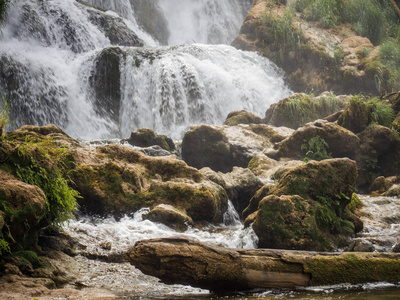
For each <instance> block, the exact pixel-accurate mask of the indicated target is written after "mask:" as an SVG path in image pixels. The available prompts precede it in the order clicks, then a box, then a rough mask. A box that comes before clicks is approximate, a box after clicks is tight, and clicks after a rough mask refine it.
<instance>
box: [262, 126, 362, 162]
mask: <svg viewBox="0 0 400 300" xmlns="http://www.w3.org/2000/svg"><path fill="white" fill-rule="evenodd" d="M316 136H319V137H320V139H321V140H323V141H324V142H325V143H326V144H327V145H328V149H327V151H328V152H329V154H330V155H331V156H332V157H349V158H351V159H355V158H356V156H357V155H358V153H359V147H360V146H359V145H360V140H359V138H358V137H357V136H356V135H355V134H354V133H352V132H351V131H349V130H347V129H345V128H343V127H341V126H339V125H337V124H334V123H330V122H328V121H323V120H318V121H315V122H314V123H308V124H306V125H305V126H303V127H301V128H299V129H297V130H296V131H295V132H294V133H293V134H292V135H291V136H290V137H289V138H286V139H285V140H283V141H282V142H280V143H278V144H276V145H275V148H277V151H276V153H273V152H271V153H268V156H270V157H272V158H275V159H279V158H283V157H286V158H292V159H299V158H303V157H305V156H306V152H307V149H306V148H307V147H304V146H303V145H306V146H307V144H308V143H309V141H310V140H311V139H312V138H314V137H316Z"/></svg>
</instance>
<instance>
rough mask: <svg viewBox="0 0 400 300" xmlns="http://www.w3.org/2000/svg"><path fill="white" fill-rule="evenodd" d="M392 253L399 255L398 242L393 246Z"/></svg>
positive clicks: (399, 242)
mask: <svg viewBox="0 0 400 300" xmlns="http://www.w3.org/2000/svg"><path fill="white" fill-rule="evenodd" d="M392 251H393V252H394V253H400V240H399V241H397V243H396V244H395V245H394V246H393V248H392Z"/></svg>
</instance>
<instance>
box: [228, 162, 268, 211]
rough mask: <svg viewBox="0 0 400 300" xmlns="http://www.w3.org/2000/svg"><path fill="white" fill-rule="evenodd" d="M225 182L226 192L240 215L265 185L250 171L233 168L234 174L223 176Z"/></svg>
mask: <svg viewBox="0 0 400 300" xmlns="http://www.w3.org/2000/svg"><path fill="white" fill-rule="evenodd" d="M221 176H222V178H223V179H224V181H225V190H226V192H227V194H228V198H229V199H230V200H231V201H232V203H233V205H234V206H235V208H236V210H237V211H238V212H239V214H241V213H242V211H243V210H244V209H245V208H246V207H247V206H248V205H249V202H250V199H251V198H252V197H253V195H254V194H255V192H256V191H257V190H259V189H260V188H261V187H262V186H263V184H262V183H261V181H260V180H259V179H258V178H257V177H256V176H255V175H254V174H253V173H252V172H251V171H250V170H249V169H247V168H246V169H245V168H240V167H233V170H232V172H230V173H226V174H221Z"/></svg>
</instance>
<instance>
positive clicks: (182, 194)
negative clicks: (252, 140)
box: [71, 144, 227, 222]
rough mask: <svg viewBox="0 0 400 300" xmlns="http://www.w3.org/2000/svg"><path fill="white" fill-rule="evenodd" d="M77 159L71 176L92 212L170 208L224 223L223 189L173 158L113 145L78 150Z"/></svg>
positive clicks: (198, 219)
mask: <svg viewBox="0 0 400 300" xmlns="http://www.w3.org/2000/svg"><path fill="white" fill-rule="evenodd" d="M87 151H93V153H87ZM74 157H75V159H76V162H77V163H76V167H75V168H74V170H73V172H71V177H72V179H73V181H74V182H75V183H76V188H77V190H78V191H79V192H80V193H81V194H82V196H83V199H81V201H80V204H81V207H82V209H83V210H84V211H86V212H88V213H91V214H99V215H109V214H112V215H114V216H121V215H124V214H129V213H133V212H135V211H137V210H138V209H140V208H142V207H149V206H151V207H154V206H156V205H158V204H170V205H173V206H174V207H176V208H177V209H181V210H183V211H184V212H186V213H187V215H188V216H189V217H191V218H192V219H193V221H195V222H202V221H207V222H221V221H222V217H223V213H224V212H225V211H226V209H227V196H226V192H225V190H224V189H223V188H222V187H221V186H219V185H217V184H215V183H214V182H212V181H210V180H208V179H207V178H206V177H204V176H203V175H202V174H201V173H200V172H199V171H198V170H197V169H194V168H192V167H189V166H188V165H187V164H186V163H185V162H183V161H181V160H179V159H177V157H175V156H163V157H150V156H146V155H145V154H143V153H141V152H139V151H136V150H133V149H131V148H129V147H126V146H123V145H116V144H115V145H108V146H101V147H97V148H96V149H94V150H87V149H81V148H79V149H77V151H76V153H75V154H74ZM88 157H94V158H95V159H90V160H88Z"/></svg>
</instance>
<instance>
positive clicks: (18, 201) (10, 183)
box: [0, 170, 46, 245]
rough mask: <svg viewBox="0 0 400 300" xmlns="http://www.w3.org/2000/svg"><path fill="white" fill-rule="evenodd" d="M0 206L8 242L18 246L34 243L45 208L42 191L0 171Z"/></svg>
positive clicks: (44, 197) (44, 198)
mask: <svg viewBox="0 0 400 300" xmlns="http://www.w3.org/2000/svg"><path fill="white" fill-rule="evenodd" d="M0 204H1V205H0V208H1V209H2V210H3V214H2V215H3V224H6V225H7V226H6V227H7V233H8V236H9V238H10V240H11V241H12V242H13V243H19V244H30V245H31V244H32V243H35V242H36V241H35V237H36V238H37V236H38V234H39V230H40V226H39V222H40V220H41V218H42V217H43V216H44V213H45V208H46V196H45V194H44V193H43V191H42V190H41V189H40V188H39V187H37V186H34V185H30V184H27V183H24V182H22V181H19V180H17V179H16V178H15V177H13V176H12V175H10V174H8V173H6V172H5V171H3V170H0ZM2 227H3V226H2ZM6 227H3V230H4V229H5V228H6ZM10 243H11V242H10Z"/></svg>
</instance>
